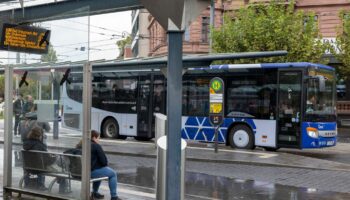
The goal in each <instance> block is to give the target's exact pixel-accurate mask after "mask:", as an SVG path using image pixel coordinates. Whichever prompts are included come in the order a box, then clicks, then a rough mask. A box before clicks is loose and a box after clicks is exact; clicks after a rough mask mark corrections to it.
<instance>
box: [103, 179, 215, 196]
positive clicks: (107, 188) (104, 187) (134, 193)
mask: <svg viewBox="0 0 350 200" xmlns="http://www.w3.org/2000/svg"><path fill="white" fill-rule="evenodd" d="M118 185H125V186H128V187H134V188H142V189H148V190H152V191H155V189H154V188H149V187H142V186H137V185H131V184H125V183H118ZM102 188H103V189H104V190H107V191H109V187H108V186H106V185H103V186H102ZM118 192H120V193H124V194H130V195H136V196H141V197H148V198H156V194H154V193H148V192H141V191H135V190H130V189H124V188H118ZM185 196H190V197H195V198H199V199H208V200H209V199H210V200H219V199H217V198H212V197H204V196H198V195H192V194H185Z"/></svg>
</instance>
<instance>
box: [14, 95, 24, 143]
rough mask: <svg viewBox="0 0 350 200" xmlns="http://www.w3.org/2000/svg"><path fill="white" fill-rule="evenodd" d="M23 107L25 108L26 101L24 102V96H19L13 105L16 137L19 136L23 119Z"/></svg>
mask: <svg viewBox="0 0 350 200" xmlns="http://www.w3.org/2000/svg"><path fill="white" fill-rule="evenodd" d="M23 106H24V101H23V98H22V95H21V94H18V97H17V99H16V101H15V102H14V103H13V113H14V114H15V127H14V134H15V136H17V132H18V125H19V121H20V119H21V115H22V114H23ZM18 136H19V135H18Z"/></svg>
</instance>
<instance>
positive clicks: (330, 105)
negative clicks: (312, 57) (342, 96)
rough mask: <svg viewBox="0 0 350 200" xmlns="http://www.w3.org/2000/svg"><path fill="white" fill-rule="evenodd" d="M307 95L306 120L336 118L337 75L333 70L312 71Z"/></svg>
mask: <svg viewBox="0 0 350 200" xmlns="http://www.w3.org/2000/svg"><path fill="white" fill-rule="evenodd" d="M310 76H311V78H310V79H309V81H308V87H307V95H306V98H307V99H306V110H305V113H306V115H305V117H306V120H310V121H328V120H331V121H332V120H334V119H335V109H334V108H335V96H334V94H335V91H334V90H335V89H334V84H335V82H334V81H335V77H334V73H333V72H332V71H327V70H321V69H320V70H316V71H314V70H313V71H310Z"/></svg>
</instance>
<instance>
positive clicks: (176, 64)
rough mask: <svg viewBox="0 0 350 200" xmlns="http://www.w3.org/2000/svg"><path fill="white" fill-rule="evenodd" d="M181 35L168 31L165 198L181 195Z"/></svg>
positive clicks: (169, 199)
mask: <svg viewBox="0 0 350 200" xmlns="http://www.w3.org/2000/svg"><path fill="white" fill-rule="evenodd" d="M182 35H183V31H180V30H172V31H168V39H169V46H168V55H169V56H168V72H167V74H168V77H167V116H168V120H167V135H168V140H167V147H168V150H167V153H166V167H167V169H166V177H167V179H166V199H167V200H179V199H180V196H181V180H180V177H181V169H180V168H181V115H182Z"/></svg>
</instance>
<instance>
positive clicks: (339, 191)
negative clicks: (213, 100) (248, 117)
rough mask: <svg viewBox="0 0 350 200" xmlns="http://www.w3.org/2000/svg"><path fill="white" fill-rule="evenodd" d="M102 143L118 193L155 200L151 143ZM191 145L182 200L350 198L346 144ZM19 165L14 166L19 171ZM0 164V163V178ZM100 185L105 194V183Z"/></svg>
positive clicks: (63, 143) (53, 147) (66, 137)
mask: <svg viewBox="0 0 350 200" xmlns="http://www.w3.org/2000/svg"><path fill="white" fill-rule="evenodd" d="M0 129H1V128H0ZM348 130H349V129H344V130H342V134H340V135H339V138H342V139H340V141H347V140H348V137H349V136H348V135H347V134H348ZM349 135H350V132H349ZM79 140H80V138H79V137H76V136H74V134H62V135H61V137H60V139H59V140H53V138H52V134H49V138H48V145H49V147H50V151H57V152H62V151H63V150H64V149H67V148H72V147H74V146H75V144H76V143H77V142H78V141H79ZM1 141H3V132H2V131H1V130H0V143H1ZM13 141H14V150H15V149H16V150H20V149H21V145H20V139H19V138H14V140H13ZM349 141H350V139H349ZM101 143H102V145H103V148H104V149H105V151H106V152H107V153H108V157H109V159H110V161H111V162H110V163H111V167H113V168H114V169H116V170H117V171H118V182H119V183H118V190H119V191H120V194H121V197H123V199H128V200H134V199H145V200H148V199H155V191H154V185H155V175H154V166H155V157H156V148H155V146H154V143H153V142H137V141H135V140H133V139H127V140H125V141H124V140H102V142H101ZM189 146H190V147H189V148H188V150H187V164H186V165H187V166H186V170H187V172H186V199H286V200H288V199H291V200H295V199H296V200H298V199H350V187H349V185H350V155H349V153H348V152H350V144H349V143H344V142H339V143H338V144H337V146H336V147H332V148H325V149H316V150H293V149H280V150H278V151H277V152H265V151H264V150H263V149H262V148H258V149H256V150H254V151H245V150H235V149H230V148H229V147H226V146H224V145H220V149H219V153H218V154H215V153H214V151H213V148H212V147H211V146H212V145H210V144H206V143H196V142H190V143H189ZM208 147H209V148H208ZM0 148H3V147H2V145H0ZM0 153H1V152H0ZM2 155H3V154H2V153H1V155H0V156H2ZM0 159H2V158H0ZM15 161H16V159H15ZM18 163H20V161H18ZM18 163H17V165H16V164H15V165H16V166H15V168H16V170H17V171H18V174H21V173H22V168H21V165H20V164H18ZM2 164H3V163H2V162H0V168H1V169H0V170H1V172H0V176H1V175H2ZM320 169H322V170H320ZM18 177H20V175H18ZM1 181H2V178H1ZM17 181H18V180H17ZM77 184H78V183H77ZM101 189H102V191H103V193H105V194H108V187H107V185H106V184H103V186H102V188H101ZM0 199H1V195H0ZM36 199H37V198H36Z"/></svg>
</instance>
